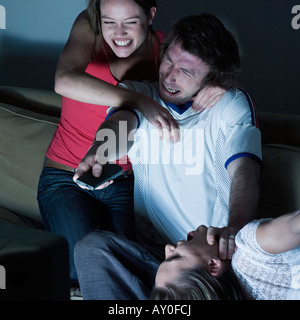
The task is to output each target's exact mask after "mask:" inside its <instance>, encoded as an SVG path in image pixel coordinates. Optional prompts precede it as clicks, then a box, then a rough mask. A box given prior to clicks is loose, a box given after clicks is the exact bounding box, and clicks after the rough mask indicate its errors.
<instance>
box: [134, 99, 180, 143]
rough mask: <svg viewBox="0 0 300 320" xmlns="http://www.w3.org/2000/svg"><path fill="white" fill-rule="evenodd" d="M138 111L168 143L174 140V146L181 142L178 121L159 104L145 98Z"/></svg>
mask: <svg viewBox="0 0 300 320" xmlns="http://www.w3.org/2000/svg"><path fill="white" fill-rule="evenodd" d="M137 109H138V110H139V111H140V112H141V113H142V114H143V116H144V117H145V118H146V119H147V120H148V121H149V122H150V123H151V124H152V125H153V126H155V128H156V129H158V130H159V135H160V138H161V139H163V138H164V137H165V139H166V141H170V140H172V142H173V143H174V144H175V143H177V142H179V141H180V129H179V125H178V123H177V121H176V120H175V119H174V118H173V116H172V115H171V113H170V112H169V111H168V110H167V109H165V108H164V107H162V106H161V105H160V104H159V103H158V102H156V101H154V100H152V99H150V98H148V97H146V96H144V97H143V98H142V100H141V101H139V103H138V106H137Z"/></svg>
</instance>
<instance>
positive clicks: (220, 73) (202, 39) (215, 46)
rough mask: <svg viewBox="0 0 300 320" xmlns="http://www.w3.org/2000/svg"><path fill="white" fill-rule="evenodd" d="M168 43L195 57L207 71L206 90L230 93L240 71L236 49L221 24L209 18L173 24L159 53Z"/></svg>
mask: <svg viewBox="0 0 300 320" xmlns="http://www.w3.org/2000/svg"><path fill="white" fill-rule="evenodd" d="M171 43H175V44H180V45H181V47H182V49H184V50H186V51H187V52H189V53H190V54H192V55H195V56H197V57H198V58H200V59H201V60H202V61H204V62H205V63H206V64H208V65H209V67H210V72H209V73H208V75H207V76H206V78H205V79H204V80H203V87H205V86H208V85H209V86H219V87H222V88H224V89H229V88H230V87H232V86H233V84H234V80H235V78H236V75H237V73H238V72H239V71H240V57H239V47H238V44H237V42H236V40H235V39H234V37H233V35H232V34H231V33H230V32H229V31H228V30H227V29H226V28H225V27H224V25H223V23H222V22H221V21H220V20H219V19H218V18H216V17H215V16H213V15H211V14H207V13H204V14H200V15H192V16H188V17H186V18H183V19H181V20H179V21H178V22H176V23H175V24H174V25H173V27H172V29H171V32H170V34H169V35H168V37H167V38H166V40H165V42H164V44H163V48H162V53H163V54H164V53H165V52H166V50H167V48H168V47H169V45H170V44H171Z"/></svg>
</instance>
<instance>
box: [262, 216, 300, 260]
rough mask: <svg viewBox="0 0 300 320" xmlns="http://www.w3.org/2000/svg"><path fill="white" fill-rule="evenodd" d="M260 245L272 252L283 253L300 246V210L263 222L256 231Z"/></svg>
mask: <svg viewBox="0 0 300 320" xmlns="http://www.w3.org/2000/svg"><path fill="white" fill-rule="evenodd" d="M256 240H257V242H258V244H259V245H260V247H261V248H262V249H263V250H264V251H266V252H268V253H272V254H276V253H282V252H285V251H288V250H291V249H294V248H297V247H299V246H300V211H295V212H291V213H288V214H285V215H283V216H280V217H278V218H276V219H273V220H270V221H266V222H262V223H261V224H260V225H259V226H258V228H257V231H256Z"/></svg>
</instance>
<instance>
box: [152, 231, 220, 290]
mask: <svg viewBox="0 0 300 320" xmlns="http://www.w3.org/2000/svg"><path fill="white" fill-rule="evenodd" d="M206 234H207V227H206V226H204V225H202V226H200V227H198V228H197V230H195V231H192V232H190V233H189V234H188V241H178V242H177V243H176V244H175V245H170V244H168V245H166V247H165V261H164V262H163V263H162V264H161V265H160V267H159V269H158V271H157V274H156V279H155V285H156V286H157V287H163V286H164V285H166V284H167V283H168V282H172V280H174V279H176V278H178V277H179V276H180V274H181V273H182V272H183V271H185V270H188V269H193V268H196V267H201V268H204V269H206V270H207V271H209V272H210V273H211V274H212V275H214V276H217V275H219V274H220V272H222V270H223V268H222V266H223V263H222V261H221V260H220V259H219V258H218V253H219V251H218V250H219V244H218V243H217V242H215V244H214V245H209V244H208V243H207V241H206Z"/></svg>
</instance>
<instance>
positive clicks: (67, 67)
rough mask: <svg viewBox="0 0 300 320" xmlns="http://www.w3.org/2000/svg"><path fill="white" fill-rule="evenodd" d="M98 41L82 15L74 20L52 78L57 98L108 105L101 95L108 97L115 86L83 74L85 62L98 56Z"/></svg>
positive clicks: (86, 64) (86, 63)
mask: <svg viewBox="0 0 300 320" xmlns="http://www.w3.org/2000/svg"><path fill="white" fill-rule="evenodd" d="M99 41H100V40H99V38H98V36H96V35H95V34H94V33H93V31H92V29H91V27H90V25H89V22H88V20H87V18H86V12H85V11H83V12H82V13H81V14H80V15H79V16H78V17H77V19H76V20H75V22H74V24H73V27H72V29H71V33H70V36H69V39H68V41H67V43H66V45H65V47H64V49H63V52H62V54H61V56H60V58H59V61H58V65H57V69H56V74H55V91H56V92H57V93H58V94H60V95H62V96H65V97H68V98H70V99H73V100H77V101H81V102H85V103H92V104H97V105H108V104H107V103H105V102H106V101H105V99H104V93H105V94H107V95H108V96H110V95H109V94H110V90H113V89H114V88H115V86H113V85H111V84H109V83H107V82H105V81H103V80H101V79H98V78H96V77H93V76H91V75H89V74H87V73H86V72H85V70H86V68H87V66H88V64H89V62H90V61H91V60H92V59H93V58H94V56H95V55H96V54H97V53H99V50H100V43H99ZM113 93H114V92H111V96H113ZM107 102H108V101H107Z"/></svg>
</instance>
